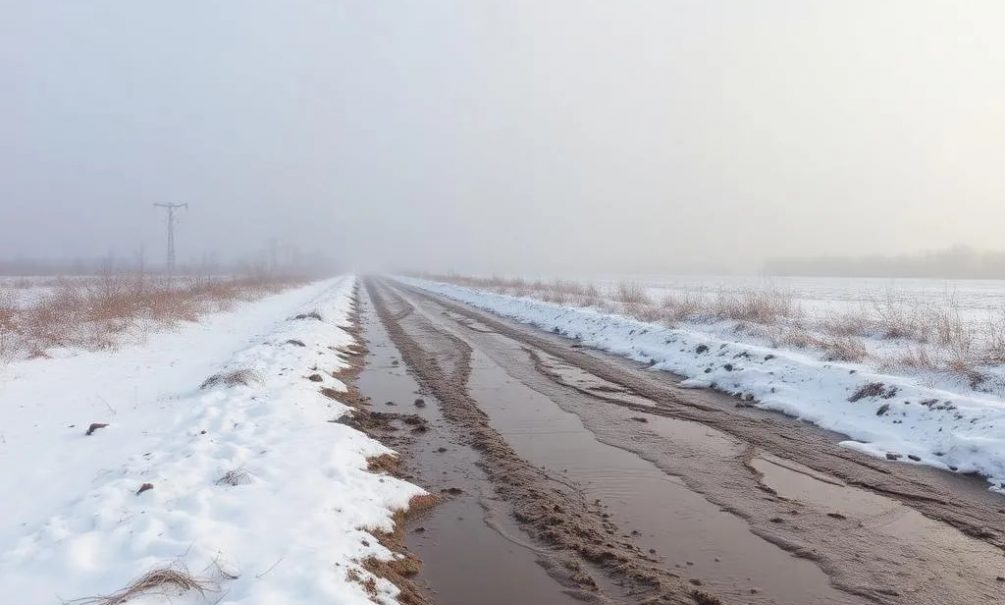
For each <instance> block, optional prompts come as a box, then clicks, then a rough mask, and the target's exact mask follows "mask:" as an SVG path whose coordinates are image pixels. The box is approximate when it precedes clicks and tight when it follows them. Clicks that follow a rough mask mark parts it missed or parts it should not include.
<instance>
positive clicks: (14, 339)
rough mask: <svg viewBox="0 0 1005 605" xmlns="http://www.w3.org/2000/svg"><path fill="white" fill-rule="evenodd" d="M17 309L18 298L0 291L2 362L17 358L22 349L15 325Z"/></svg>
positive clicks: (0, 355) (0, 348)
mask: <svg viewBox="0 0 1005 605" xmlns="http://www.w3.org/2000/svg"><path fill="white" fill-rule="evenodd" d="M17 309H18V306H17V298H16V297H15V296H14V293H13V292H10V291H7V290H0V361H10V360H11V359H13V358H15V357H17V355H18V354H19V353H20V351H21V349H22V342H21V339H20V337H19V336H18V332H17V326H16V324H15V317H16V315H17Z"/></svg>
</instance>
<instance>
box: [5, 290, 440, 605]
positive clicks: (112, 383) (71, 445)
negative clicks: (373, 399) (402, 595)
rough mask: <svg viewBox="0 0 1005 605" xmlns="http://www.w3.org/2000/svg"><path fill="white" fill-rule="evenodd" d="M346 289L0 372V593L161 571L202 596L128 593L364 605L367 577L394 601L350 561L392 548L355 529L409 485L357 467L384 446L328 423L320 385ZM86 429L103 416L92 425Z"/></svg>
mask: <svg viewBox="0 0 1005 605" xmlns="http://www.w3.org/2000/svg"><path fill="white" fill-rule="evenodd" d="M354 284H355V281H354V279H353V278H351V277H343V278H338V279H335V280H330V281H325V282H319V283H315V284H311V285H308V286H305V287H300V288H297V289H293V290H287V291H285V292H283V293H281V294H277V295H273V296H269V297H266V298H263V299H260V300H258V301H255V302H242V303H238V304H237V305H236V306H235V307H234V308H233V309H232V310H230V311H228V312H222V313H215V314H210V315H207V316H205V317H203V319H202V320H201V321H200V322H198V323H191V322H188V323H184V324H182V325H180V326H177V327H176V328H175V329H173V330H170V331H165V332H163V333H155V334H153V335H151V336H150V337H149V339H148V340H147V341H145V342H144V343H143V344H142V345H126V346H123V347H122V348H120V349H118V350H116V351H99V352H82V353H80V354H78V355H74V356H70V357H65V358H57V359H35V360H30V361H16V362H13V363H11V364H9V365H8V366H6V367H4V368H2V369H0V382H2V385H3V388H2V390H0V409H2V410H3V417H2V420H0V493H3V494H4V497H3V498H0V519H3V522H2V523H0V602H3V603H30V604H43V603H60V602H63V600H71V599H76V598H81V597H91V596H95V595H108V594H111V593H115V592H116V591H118V590H120V589H123V588H125V587H127V586H129V585H130V583H131V582H133V581H134V580H136V579H137V578H139V577H141V576H142V575H143V574H145V573H147V572H149V571H151V570H154V569H160V568H171V569H175V570H182V569H183V570H185V571H187V572H188V573H190V574H191V575H192V576H193V577H194V578H195V579H197V580H198V581H199V582H200V583H201V585H202V587H203V588H204V589H205V594H204V595H203V594H200V593H199V591H197V590H195V591H193V590H190V591H187V592H182V591H179V590H176V589H175V588H173V587H171V586H167V587H163V588H165V589H166V590H164V592H163V594H157V591H154V592H153V593H149V594H146V595H142V596H139V597H137V598H135V599H131V600H130V601H129V602H130V603H131V604H132V603H135V604H137V605H148V604H153V603H167V602H171V603H176V604H182V605H185V604H194V603H234V604H237V603H241V604H252V603H256V604H259V603H260V604H263V605H265V604H269V605H272V604H276V603H283V604H297V603H304V604H307V603H310V604H314V603H321V602H337V603H347V604H351V603H358V604H364V603H372V600H371V598H370V595H368V593H367V589H366V588H364V586H363V585H362V584H361V582H367V581H368V580H372V581H371V582H368V583H369V584H370V588H371V589H372V592H375V594H376V595H377V597H378V598H380V599H384V600H391V599H393V596H394V595H395V594H396V592H397V589H396V588H395V587H394V586H393V585H391V584H390V583H388V582H386V581H384V580H379V579H376V578H373V577H372V576H371V575H370V574H369V573H368V572H367V571H365V570H364V569H363V568H362V567H361V566H360V561H362V560H364V559H365V558H367V557H370V556H374V557H378V558H387V557H391V556H392V554H391V553H390V552H389V551H387V550H386V549H384V548H383V547H382V546H381V545H380V543H379V542H378V541H377V540H376V539H374V537H373V536H372V535H371V534H370V533H369V532H368V531H367V529H368V528H369V529H390V528H391V524H392V520H391V515H392V513H393V511H394V510H396V509H401V508H404V507H406V506H407V504H408V502H409V500H410V498H411V497H413V496H415V495H417V494H420V493H421V490H419V488H417V487H414V486H412V485H410V484H407V483H404V482H401V481H399V480H396V479H394V478H391V477H386V476H378V475H375V474H371V473H369V472H367V470H366V467H367V458H368V457H371V456H375V455H379V454H383V453H387V452H388V450H387V449H386V448H385V447H384V446H382V445H381V444H379V443H378V442H376V441H374V440H372V439H370V438H369V437H367V436H365V435H364V434H362V433H360V432H358V431H355V430H353V429H351V428H349V427H347V426H345V425H343V424H339V423H333V422H331V421H332V420H334V419H337V418H339V417H340V416H342V415H343V414H345V413H347V411H348V410H349V408H348V407H347V406H345V405H343V404H342V403H339V402H338V401H336V400H335V399H331V398H328V397H326V396H324V395H322V394H321V392H320V388H321V387H327V388H329V389H332V390H333V391H332V392H334V393H338V392H344V391H345V385H344V384H343V383H342V382H341V381H340V380H338V378H336V377H335V375H333V373H335V372H337V371H338V370H340V369H343V368H345V367H346V365H347V362H346V361H344V359H343V358H342V357H341V356H340V354H339V349H340V348H343V347H346V346H348V345H350V344H352V343H353V338H354V337H353V336H352V335H351V334H350V333H348V332H347V331H346V330H345V328H346V327H347V326H348V325H349V313H350V311H351V296H352V293H353V288H354ZM313 311H317V313H318V316H319V317H320V319H316V318H313V317H309V316H307V317H305V318H303V319H295V318H294V317H295V316H297V315H305V314H309V313H311V312H313ZM211 376H218V377H224V378H226V377H228V376H229V377H231V380H229V382H231V383H233V384H229V385H228V384H227V382H228V380H226V379H224V380H222V381H218V384H204V383H205V381H206V380H207V378H209V377H211ZM210 382H212V381H210ZM200 385H203V386H200ZM91 423H107V425H108V426H107V427H104V428H100V429H97V430H95V431H94V432H93V434H92V435H90V436H87V435H85V431H87V430H88V428H89V427H90V425H91ZM145 484H149V485H150V486H152V488H150V489H146V490H144V489H143V487H144V486H145ZM351 578H356V581H353V580H352V579H351Z"/></svg>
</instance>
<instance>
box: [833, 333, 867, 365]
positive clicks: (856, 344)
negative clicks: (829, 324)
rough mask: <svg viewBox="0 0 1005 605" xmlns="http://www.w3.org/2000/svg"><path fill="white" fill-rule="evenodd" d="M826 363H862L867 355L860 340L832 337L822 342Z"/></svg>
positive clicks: (848, 337) (852, 337) (850, 337)
mask: <svg viewBox="0 0 1005 605" xmlns="http://www.w3.org/2000/svg"><path fill="white" fill-rule="evenodd" d="M823 350H824V358H825V359H826V360H827V361H851V362H856V363H857V362H860V361H863V360H864V359H865V358H866V357H867V356H868V354H869V352H868V351H867V350H866V348H865V345H864V344H863V343H862V341H861V340H859V339H858V338H855V337H854V336H834V337H832V338H828V339H827V340H825V341H824V342H823Z"/></svg>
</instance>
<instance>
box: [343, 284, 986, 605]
mask: <svg viewBox="0 0 1005 605" xmlns="http://www.w3.org/2000/svg"><path fill="white" fill-rule="evenodd" d="M364 286H365V287H364V288H362V289H361V298H362V299H363V301H362V303H363V304H362V309H363V312H364V318H365V322H364V326H365V330H366V333H365V337H366V339H367V341H368V345H369V348H370V354H369V356H368V359H367V366H366V369H365V370H364V371H363V373H362V375H361V376H360V380H359V389H360V391H361V392H362V394H363V395H365V396H367V397H369V399H370V404H371V407H372V408H374V409H377V408H381V409H382V411H386V412H394V414H392V415H393V416H394V417H395V418H398V420H395V421H394V422H389V423H388V425H387V426H386V427H384V428H383V429H382V434H381V435H380V437H381V438H382V439H384V440H385V441H386V442H388V443H389V445H391V446H392V447H395V448H396V449H398V450H399V451H400V452H402V453H403V457H404V459H405V464H404V468H405V471H404V472H405V473H406V474H407V476H408V477H410V478H411V479H412V480H414V481H416V482H418V483H419V484H421V485H423V486H424V487H426V488H427V489H429V490H430V491H431V492H434V493H439V494H441V495H442V496H443V502H442V503H441V504H440V505H438V506H436V507H434V508H433V509H432V510H430V511H427V512H426V513H424V514H423V515H422V516H420V517H419V518H417V519H414V520H412V521H411V523H410V525H409V530H408V534H407V537H406V542H407V545H408V547H409V548H410V549H411V550H412V551H414V552H415V553H416V554H417V555H418V557H419V558H421V559H422V561H423V566H422V571H421V572H420V573H419V575H418V577H417V578H416V583H417V584H418V585H419V587H420V589H421V590H422V592H424V594H425V595H426V596H427V598H428V600H429V602H432V603H437V604H439V605H453V604H461V603H480V604H485V605H495V604H496V603H498V604H500V605H502V604H503V603H517V602H519V603H541V604H544V603H549V604H550V603H556V604H558V603H577V602H594V603H626V604H627V603H698V604H704V603H755V604H766V603H790V604H800V605H815V604H821V605H823V604H852V603H890V604H919V603H932V604H936V603H938V604H943V603H946V604H948V603H960V604H963V603H968V604H970V603H1000V602H1005V556H1003V546H1005V528H1003V519H1005V498H1003V497H1001V496H998V495H995V494H993V493H991V492H989V491H987V490H986V488H985V486H984V484H983V483H982V482H981V481H979V480H976V479H973V478H969V477H962V476H958V475H953V474H949V473H943V472H939V471H935V470H932V469H927V468H923V467H918V466H911V465H905V464H894V463H886V462H883V461H880V460H876V459H873V458H868V457H865V456H863V455H861V454H858V453H856V452H853V451H850V450H847V449H845V448H841V447H839V446H837V445H836V444H837V441H839V440H840V436H838V435H834V434H830V433H827V432H825V431H821V430H819V429H816V428H814V427H811V426H809V425H806V424H804V423H800V422H798V421H795V420H792V419H789V418H786V417H783V416H780V415H777V414H772V413H766V412H762V411H760V410H757V409H756V408H752V407H749V406H747V405H745V404H744V403H743V402H739V401H738V400H736V399H733V398H730V397H726V396H721V395H719V394H716V393H713V392H709V391H699V390H687V389H682V388H679V387H678V386H677V382H678V380H677V378H675V377H674V376H672V375H670V374H667V373H663V372H653V371H649V370H647V369H646V368H645V367H643V366H641V365H639V364H635V363H633V362H630V361H628V360H624V359H621V358H616V357H613V356H609V355H606V354H603V353H599V352H596V351H591V350H586V349H583V348H580V347H578V346H577V345H576V343H575V342H574V341H571V340H568V339H563V338H561V337H558V336H556V335H552V334H548V333H544V332H541V331H538V330H535V329H533V328H530V327H527V326H522V325H518V324H515V323H513V322H509V321H507V320H503V319H501V318H499V317H496V316H491V315H488V314H486V313H483V312H480V311H477V310H475V309H472V308H470V307H467V306H463V305H460V304H458V303H454V302H451V301H448V300H446V299H441V298H439V297H435V296H433V295H430V294H427V293H423V292H420V291H416V290H413V289H410V288H407V287H404V286H402V285H401V284H398V283H396V282H394V281H391V280H387V279H375V278H374V279H368V280H366V281H365V282H364ZM412 417H414V419H411V418H412ZM401 419H404V420H401Z"/></svg>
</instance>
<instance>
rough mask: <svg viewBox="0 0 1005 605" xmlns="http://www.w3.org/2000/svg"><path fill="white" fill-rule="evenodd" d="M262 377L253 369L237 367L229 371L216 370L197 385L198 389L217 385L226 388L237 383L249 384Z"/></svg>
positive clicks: (260, 379)
mask: <svg viewBox="0 0 1005 605" xmlns="http://www.w3.org/2000/svg"><path fill="white" fill-rule="evenodd" d="M261 381H262V378H261V376H259V375H258V374H257V373H256V372H254V371H253V370H248V369H243V368H242V369H239V370H232V371H230V372H218V373H216V374H213V375H212V376H210V377H209V378H207V379H206V380H204V381H203V382H202V384H201V385H199V388H200V389H212V388H215V387H218V386H225V387H227V388H231V387H236V386H239V385H244V386H247V385H250V384H253V383H256V382H261Z"/></svg>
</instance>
